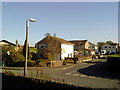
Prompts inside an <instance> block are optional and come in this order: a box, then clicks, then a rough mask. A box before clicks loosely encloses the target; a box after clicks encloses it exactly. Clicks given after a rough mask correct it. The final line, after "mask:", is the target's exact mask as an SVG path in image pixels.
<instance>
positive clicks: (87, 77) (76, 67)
mask: <svg viewBox="0 0 120 90" xmlns="http://www.w3.org/2000/svg"><path fill="white" fill-rule="evenodd" d="M98 61H101V60H98ZM4 70H7V71H12V72H14V73H18V74H21V75H23V68H22V67H21V68H5V69H3V71H4ZM28 76H32V77H40V78H46V79H52V80H55V81H60V82H67V83H72V84H75V85H79V86H87V87H94V88H119V85H120V83H119V81H118V79H119V80H120V75H117V74H111V73H110V72H109V71H108V70H107V67H106V64H105V63H104V62H84V63H80V62H79V63H77V64H70V65H67V66H62V67H56V68H39V67H34V68H33V67H29V68H28Z"/></svg>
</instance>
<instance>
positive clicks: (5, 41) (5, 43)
mask: <svg viewBox="0 0 120 90" xmlns="http://www.w3.org/2000/svg"><path fill="white" fill-rule="evenodd" d="M0 45H1V46H2V45H4V46H16V44H14V43H11V42H9V41H7V40H2V41H0Z"/></svg>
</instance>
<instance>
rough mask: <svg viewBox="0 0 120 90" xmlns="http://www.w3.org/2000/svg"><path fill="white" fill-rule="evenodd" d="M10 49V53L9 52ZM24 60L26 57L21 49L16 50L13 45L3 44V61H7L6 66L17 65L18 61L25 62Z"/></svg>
mask: <svg viewBox="0 0 120 90" xmlns="http://www.w3.org/2000/svg"><path fill="white" fill-rule="evenodd" d="M8 51H9V53H10V54H9V55H8V54H7V52H8ZM24 60H25V58H24V56H23V55H22V53H21V51H20V50H18V51H16V50H15V47H13V46H2V61H4V62H5V65H6V66H15V65H16V62H19V61H21V62H23V61H24Z"/></svg>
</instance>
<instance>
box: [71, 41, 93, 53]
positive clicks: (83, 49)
mask: <svg viewBox="0 0 120 90" xmlns="http://www.w3.org/2000/svg"><path fill="white" fill-rule="evenodd" d="M69 42H71V43H73V44H75V46H74V50H76V51H78V52H80V53H81V54H83V55H84V54H90V52H91V49H90V44H89V42H88V40H72V41H69Z"/></svg>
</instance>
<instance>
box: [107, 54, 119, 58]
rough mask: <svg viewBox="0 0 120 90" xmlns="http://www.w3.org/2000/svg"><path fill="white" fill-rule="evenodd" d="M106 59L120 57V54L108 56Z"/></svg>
mask: <svg viewBox="0 0 120 90" xmlns="http://www.w3.org/2000/svg"><path fill="white" fill-rule="evenodd" d="M108 57H120V54H116V55H108Z"/></svg>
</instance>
